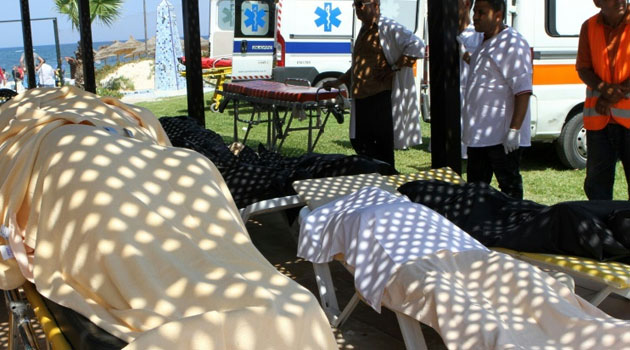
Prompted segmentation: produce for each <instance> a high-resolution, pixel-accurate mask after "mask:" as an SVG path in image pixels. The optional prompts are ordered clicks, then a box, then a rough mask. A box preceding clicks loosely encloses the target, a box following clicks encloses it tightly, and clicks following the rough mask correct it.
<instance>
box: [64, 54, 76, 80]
mask: <svg viewBox="0 0 630 350" xmlns="http://www.w3.org/2000/svg"><path fill="white" fill-rule="evenodd" d="M64 59H65V60H66V62H67V63H68V65H69V66H70V79H76V76H77V65H78V64H79V62H77V60H76V59H75V58H74V57H72V56H66V57H64Z"/></svg>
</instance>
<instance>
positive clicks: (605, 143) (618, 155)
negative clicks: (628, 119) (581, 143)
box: [584, 124, 630, 200]
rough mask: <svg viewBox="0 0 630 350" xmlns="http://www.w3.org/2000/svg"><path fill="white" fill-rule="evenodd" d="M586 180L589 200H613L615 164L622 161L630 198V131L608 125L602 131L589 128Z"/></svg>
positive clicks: (587, 134) (614, 125)
mask: <svg viewBox="0 0 630 350" xmlns="http://www.w3.org/2000/svg"><path fill="white" fill-rule="evenodd" d="M586 140H587V142H588V148H587V149H586V152H587V154H586V155H587V158H586V179H585V180H584V192H585V193H586V197H588V199H604V200H611V199H613V184H614V183H615V166H616V165H617V161H618V160H621V164H623V170H624V172H625V174H626V182H627V183H628V198H629V199H630V130H628V129H626V128H624V127H623V126H621V125H618V124H608V125H607V126H606V127H605V128H603V129H602V130H587V131H586Z"/></svg>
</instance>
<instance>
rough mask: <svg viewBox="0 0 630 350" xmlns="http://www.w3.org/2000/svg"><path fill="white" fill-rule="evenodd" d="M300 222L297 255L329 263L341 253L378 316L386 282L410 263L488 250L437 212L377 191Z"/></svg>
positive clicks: (370, 190) (362, 192) (337, 203)
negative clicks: (446, 253)
mask: <svg viewBox="0 0 630 350" xmlns="http://www.w3.org/2000/svg"><path fill="white" fill-rule="evenodd" d="M302 219H303V220H302V222H301V223H300V238H299V242H298V253H297V256H299V257H301V258H304V259H306V260H308V261H311V262H314V263H327V262H329V261H332V259H333V257H334V256H335V255H337V254H339V253H342V254H343V255H344V257H345V261H346V263H347V264H349V265H351V266H353V267H354V269H355V270H354V285H355V288H356V289H357V291H359V293H360V294H361V296H363V298H364V299H365V301H366V302H367V303H368V304H369V305H370V306H371V307H372V308H374V310H376V311H377V312H380V309H381V299H382V296H383V293H384V291H385V287H386V286H387V283H388V282H389V280H390V277H392V276H393V275H394V273H395V272H396V271H397V270H398V268H399V267H400V266H401V265H403V264H405V263H406V262H409V261H414V260H418V259H421V258H422V257H424V256H428V255H433V254H436V253H438V252H440V251H444V250H447V251H451V252H462V251H467V250H484V251H487V248H485V247H484V246H483V245H482V244H481V243H479V242H478V241H477V240H475V239H474V238H472V237H471V236H470V235H468V234H467V233H466V232H464V231H462V230H461V229H460V228H459V227H457V226H455V224H453V223H452V222H450V221H449V220H447V219H446V218H444V217H443V216H442V215H440V214H438V213H437V212H435V211H433V210H431V209H429V208H427V207H425V206H423V205H421V204H417V203H414V202H412V201H410V200H409V198H407V197H403V196H396V195H394V194H392V193H389V192H387V191H385V190H383V189H380V188H377V187H364V188H362V189H361V190H359V191H357V192H355V193H353V194H350V195H347V196H344V197H341V198H340V199H338V200H336V201H333V202H330V203H327V204H325V205H323V206H321V207H319V208H317V209H315V210H313V211H312V212H311V213H310V214H309V215H308V216H307V217H306V218H302Z"/></svg>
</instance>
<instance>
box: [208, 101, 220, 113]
mask: <svg viewBox="0 0 630 350" xmlns="http://www.w3.org/2000/svg"><path fill="white" fill-rule="evenodd" d="M210 111H212V112H213V113H218V112H219V104H218V103H216V102H215V103H212V104H211V105H210Z"/></svg>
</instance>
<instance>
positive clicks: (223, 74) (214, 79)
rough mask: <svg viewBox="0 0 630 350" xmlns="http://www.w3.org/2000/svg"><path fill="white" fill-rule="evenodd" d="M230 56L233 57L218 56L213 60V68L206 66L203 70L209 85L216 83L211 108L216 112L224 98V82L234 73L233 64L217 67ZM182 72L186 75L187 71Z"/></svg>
mask: <svg viewBox="0 0 630 350" xmlns="http://www.w3.org/2000/svg"><path fill="white" fill-rule="evenodd" d="M228 58H231V57H216V59H215V61H213V62H212V68H205V69H202V70H201V77H202V78H203V80H204V82H206V83H207V84H209V85H214V93H213V94H212V98H211V99H210V101H211V102H210V110H211V111H212V112H214V113H216V112H218V111H219V105H220V104H221V100H222V99H223V96H222V95H221V93H220V92H221V91H223V84H224V83H225V82H226V81H227V80H229V79H230V77H231V75H232V66H221V67H217V66H216V64H217V63H218V62H219V61H221V60H226V59H228ZM180 74H181V76H183V77H186V71H182V72H180Z"/></svg>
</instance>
